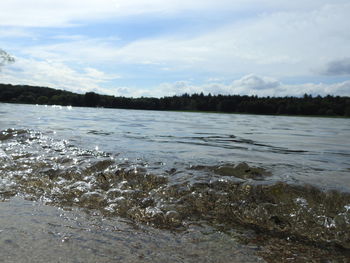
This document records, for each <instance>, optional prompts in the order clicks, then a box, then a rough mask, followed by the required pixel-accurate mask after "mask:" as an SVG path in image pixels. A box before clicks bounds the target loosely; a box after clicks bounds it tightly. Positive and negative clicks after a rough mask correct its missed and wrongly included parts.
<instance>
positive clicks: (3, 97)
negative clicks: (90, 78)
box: [0, 84, 350, 117]
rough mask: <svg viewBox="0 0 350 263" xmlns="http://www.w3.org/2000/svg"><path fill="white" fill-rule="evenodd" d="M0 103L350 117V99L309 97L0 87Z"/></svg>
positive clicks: (5, 85) (306, 95) (17, 86)
mask: <svg viewBox="0 0 350 263" xmlns="http://www.w3.org/2000/svg"><path fill="white" fill-rule="evenodd" d="M0 102H6V103H26V104H42V105H62V106H79V107H104V108H118V109H140V110H141V109H142V110H162V111H164V110H172V111H206V112H224V113H250V114H269V115H314V116H342V117H350V97H343V96H331V95H328V96H325V97H321V96H315V97H313V96H311V95H308V94H305V95H304V96H303V97H258V96H241V95H211V94H208V95H204V94H203V93H200V94H191V95H190V94H183V95H180V96H172V97H162V98H149V97H141V98H128V97H115V96H108V95H100V94H97V93H94V92H87V93H85V94H77V93H73V92H69V91H65V90H57V89H52V88H47V87H36V86H27V85H11V84H0Z"/></svg>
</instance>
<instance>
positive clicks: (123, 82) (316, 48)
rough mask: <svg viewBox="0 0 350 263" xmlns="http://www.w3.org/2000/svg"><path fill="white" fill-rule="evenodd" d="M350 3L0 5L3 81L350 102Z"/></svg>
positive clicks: (136, 0)
mask: <svg viewBox="0 0 350 263" xmlns="http://www.w3.org/2000/svg"><path fill="white" fill-rule="evenodd" d="M349 14H350V1H349V0H293V1H287V0H201V1H199V0H148V1H146V0H70V1H66V0H25V1H23V0H1V1H0V48H1V49H3V50H6V51H7V52H8V53H10V54H11V55H12V56H13V57H15V59H16V62H15V63H14V64H10V65H6V66H4V67H2V68H1V72H0V82H1V83H12V84H29V85H40V86H49V87H53V88H59V89H66V90H70V91H74V92H79V93H85V92H87V91H95V92H98V93H102V94H111V95H122V96H137V97H138V96H156V97H160V96H167V95H174V94H183V93H185V92H187V93H194V92H204V93H209V92H210V93H212V94H218V93H221V94H248V95H259V96H285V95H294V96H299V95H302V94H304V93H309V94H313V95H318V94H320V95H327V94H332V95H346V96H350V19H349Z"/></svg>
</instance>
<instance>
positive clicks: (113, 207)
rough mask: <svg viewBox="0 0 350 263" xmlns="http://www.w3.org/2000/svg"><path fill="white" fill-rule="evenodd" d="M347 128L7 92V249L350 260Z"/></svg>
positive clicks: (128, 256) (103, 257)
mask: <svg viewBox="0 0 350 263" xmlns="http://www.w3.org/2000/svg"><path fill="white" fill-rule="evenodd" d="M348 134H350V120H349V119H331V118H302V117H275V116H253V115H229V114H204V113H203V114H202V113H178V112H154V111H131V110H114V109H113V110H112V109H92V108H91V109H89V108H71V107H51V106H47V107H45V106H30V105H14V104H12V105H11V104H0V197H1V198H2V199H3V202H2V203H0V209H1V217H0V218H1V219H0V220H1V224H0V226H1V227H0V242H1V244H2V245H1V247H2V248H3V249H2V250H1V251H0V255H1V256H3V257H4V258H7V261H8V262H11V261H13V262H18V261H21V260H22V262H27V261H28V260H29V261H36V262H37V261H38V260H39V257H38V255H43V256H42V257H41V258H40V260H41V261H42V262H44V261H46V262H47V261H48V260H49V261H53V262H55V261H57V259H58V260H62V261H67V260H68V261H71V262H83V261H84V262H95V261H99V262H110V261H113V260H114V261H123V262H124V261H126V262H145V261H146V262H147V260H148V261H156V262H157V260H158V261H159V262H160V261H161V262H164V260H165V261H166V259H169V258H171V259H172V260H171V261H172V262H198V261H199V260H200V261H201V262H265V261H267V262H290V261H295V262H300V261H315V262H319V261H320V260H329V262H346V260H347V258H348V257H349V251H348V249H350V194H349V192H350V179H349V176H350V158H349V157H350V140H349V139H348ZM48 205H49V206H48ZM62 209H65V210H62ZM67 209H68V210H72V211H67ZM21 215H22V216H21ZM62 215H63V216H62ZM3 226H4V227H3ZM60 258H61V259H60ZM27 259H28V260H27ZM45 259H46V260H45Z"/></svg>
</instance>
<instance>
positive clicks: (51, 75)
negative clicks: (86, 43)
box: [0, 58, 120, 94]
mask: <svg viewBox="0 0 350 263" xmlns="http://www.w3.org/2000/svg"><path fill="white" fill-rule="evenodd" d="M16 60H17V61H16V64H14V65H13V66H8V67H6V68H4V70H3V72H1V73H0V76H1V82H2V83H10V84H24V85H35V86H46V87H51V88H57V89H65V90H69V91H73V92H78V93H85V92H87V91H95V92H98V93H102V94H110V90H109V89H106V88H101V85H102V84H103V83H106V82H109V81H111V80H114V79H118V78H120V76H119V75H114V74H113V75H110V74H106V73H104V72H102V71H99V70H98V69H95V68H85V69H84V71H83V72H79V71H77V70H75V69H73V68H71V67H69V66H67V65H66V64H64V63H61V62H57V61H37V60H32V59H23V58H17V59H16Z"/></svg>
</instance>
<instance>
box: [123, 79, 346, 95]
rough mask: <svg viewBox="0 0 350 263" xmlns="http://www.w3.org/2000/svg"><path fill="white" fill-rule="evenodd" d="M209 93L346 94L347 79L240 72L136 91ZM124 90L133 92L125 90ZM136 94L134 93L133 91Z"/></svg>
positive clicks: (180, 93) (162, 93) (159, 93)
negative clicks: (294, 80) (283, 78)
mask: <svg viewBox="0 0 350 263" xmlns="http://www.w3.org/2000/svg"><path fill="white" fill-rule="evenodd" d="M201 92H203V93H205V94H208V93H211V94H216V95H217V94H222V95H229V94H230V95H234V94H238V95H258V96H275V97H277V96H302V95H304V94H305V93H307V94H312V95H321V96H326V95H329V94H330V95H340V96H350V80H349V81H344V82H339V83H334V84H325V83H319V84H315V83H305V84H294V85H290V84H285V83H282V82H280V81H278V80H276V79H273V78H270V77H261V76H257V75H254V74H249V75H246V76H243V77H242V78H240V79H237V80H234V81H233V82H232V83H230V84H223V83H220V82H218V83H206V84H199V85H196V84H192V83H190V82H187V81H177V82H174V83H163V84H161V85H159V87H158V88H156V89H152V90H143V91H140V90H138V91H137V94H143V96H148V95H147V94H149V93H150V94H153V96H157V97H163V96H173V95H182V94H184V93H188V94H193V93H201ZM128 94H130V95H132V96H134V94H133V93H132V92H131V91H130V90H128ZM135 95H136V93H135Z"/></svg>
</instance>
